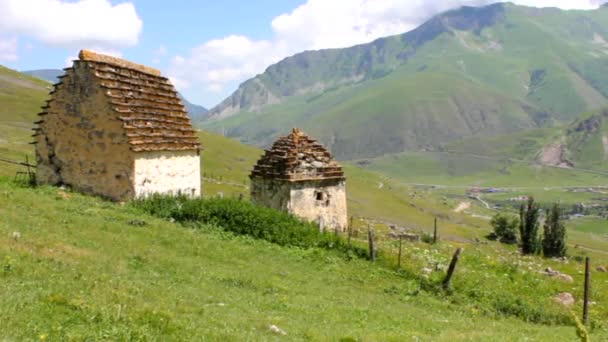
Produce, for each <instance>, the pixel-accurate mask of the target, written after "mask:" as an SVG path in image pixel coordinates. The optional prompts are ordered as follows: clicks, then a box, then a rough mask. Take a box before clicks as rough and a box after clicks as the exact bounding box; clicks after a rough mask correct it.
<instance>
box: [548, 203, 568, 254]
mask: <svg viewBox="0 0 608 342" xmlns="http://www.w3.org/2000/svg"><path fill="white" fill-rule="evenodd" d="M542 247H543V254H544V255H545V257H549V258H551V257H563V256H566V252H567V251H568V248H567V247H566V225H565V224H564V220H563V212H562V209H561V208H560V206H559V204H555V205H553V208H551V210H548V211H547V219H546V220H545V225H544V234H543V242H542Z"/></svg>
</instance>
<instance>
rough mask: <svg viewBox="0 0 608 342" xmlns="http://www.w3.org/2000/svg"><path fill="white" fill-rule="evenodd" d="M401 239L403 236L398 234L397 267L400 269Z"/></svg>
mask: <svg viewBox="0 0 608 342" xmlns="http://www.w3.org/2000/svg"><path fill="white" fill-rule="evenodd" d="M402 241H403V236H401V235H399V261H398V262H397V268H399V269H401V242H402Z"/></svg>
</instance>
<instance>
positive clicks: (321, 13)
mask: <svg viewBox="0 0 608 342" xmlns="http://www.w3.org/2000/svg"><path fill="white" fill-rule="evenodd" d="M494 2H496V0H441V1H440V0H331V1H329V0H307V1H306V3H304V4H302V5H301V6H299V7H297V8H295V9H294V10H293V11H291V12H290V13H285V14H281V15H279V16H277V17H276V18H274V19H273V20H272V22H271V26H272V29H273V33H274V34H273V37H272V39H270V40H257V41H256V40H251V39H249V38H248V37H245V36H242V35H231V36H228V37H225V38H222V39H216V40H211V41H208V42H206V43H204V44H202V45H201V46H199V47H196V48H194V49H192V51H191V53H190V55H189V56H187V57H182V56H177V57H175V58H174V59H173V61H172V63H171V67H170V69H169V74H170V75H171V76H172V77H173V78H174V79H176V80H178V83H176V86H177V87H180V84H181V85H182V87H191V88H195V89H205V90H206V91H210V92H212V93H214V94H216V95H212V96H208V97H213V99H214V100H215V101H219V100H221V98H222V97H225V96H226V95H228V94H229V92H230V91H232V90H233V89H226V88H227V85H234V84H235V83H236V82H242V81H244V80H246V79H247V78H250V77H252V76H254V75H256V74H258V73H260V72H262V71H264V69H265V68H266V67H267V66H268V65H270V64H272V63H276V62H278V61H279V60H281V59H282V58H285V57H287V56H289V55H292V54H295V53H297V52H300V51H304V50H312V49H315V50H316V49H325V48H340V47H347V46H352V45H356V44H361V43H366V42H370V41H372V40H374V39H377V38H379V37H384V36H389V35H394V34H400V33H403V32H407V31H409V30H411V29H413V28H415V27H416V26H418V25H420V24H421V23H422V22H424V21H425V20H427V19H429V18H430V17H431V16H433V15H435V14H437V13H440V12H443V11H446V10H449V9H451V8H456V7H459V6H463V5H471V6H479V5H486V4H490V3H494ZM512 2H514V3H517V4H521V5H527V6H537V7H548V6H553V7H560V8H563V9H575V8H576V9H592V8H597V7H598V6H599V5H600V3H601V2H605V1H604V0H512ZM190 93H192V91H190Z"/></svg>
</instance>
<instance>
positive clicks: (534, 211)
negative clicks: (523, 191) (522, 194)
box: [519, 197, 540, 254]
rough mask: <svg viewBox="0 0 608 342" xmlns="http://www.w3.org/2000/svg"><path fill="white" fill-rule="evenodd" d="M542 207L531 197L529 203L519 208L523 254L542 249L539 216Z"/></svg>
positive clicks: (533, 252)
mask: <svg viewBox="0 0 608 342" xmlns="http://www.w3.org/2000/svg"><path fill="white" fill-rule="evenodd" d="M539 215H540V207H539V206H538V204H537V203H535V202H534V198H532V197H530V199H528V203H527V204H522V205H521V207H520V209H519V219H520V221H519V233H520V236H521V250H522V253H523V254H536V253H538V251H539V250H540V242H539V239H538V226H539V223H538V217H539Z"/></svg>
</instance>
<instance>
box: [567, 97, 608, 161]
mask: <svg viewBox="0 0 608 342" xmlns="http://www.w3.org/2000/svg"><path fill="white" fill-rule="evenodd" d="M556 143H559V145H560V146H561V147H562V148H561V149H562V151H563V154H564V158H565V159H567V160H568V162H569V163H571V164H572V165H575V166H576V167H580V168H587V169H598V170H603V171H605V170H607V169H608V108H606V109H602V110H599V111H595V112H592V113H589V114H586V115H584V116H582V117H581V118H580V119H578V120H576V121H575V122H574V123H572V124H571V125H569V126H568V127H567V128H566V129H565V130H564V134H563V135H562V136H561V137H560V139H559V140H558V141H556Z"/></svg>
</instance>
